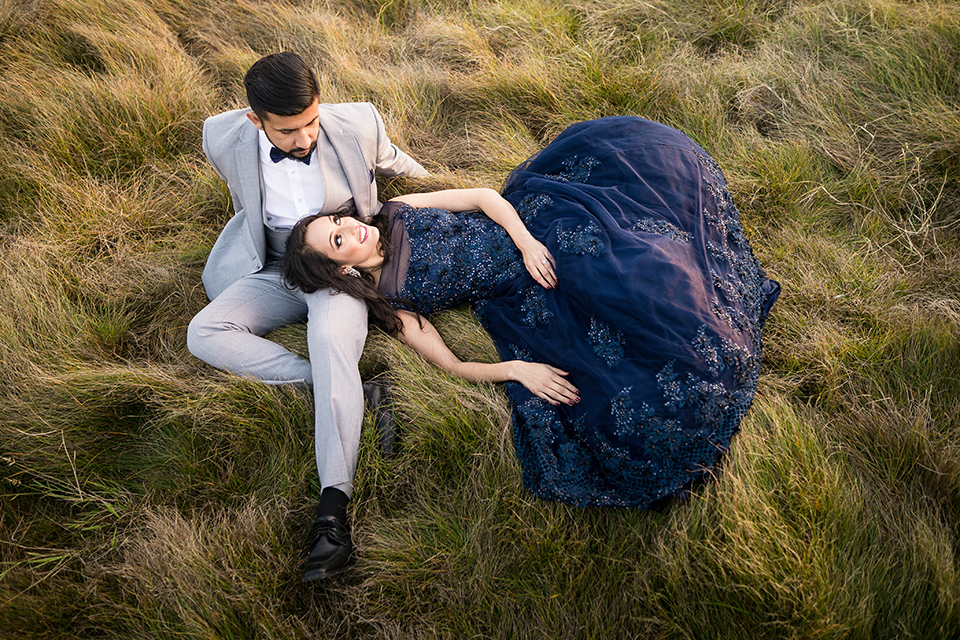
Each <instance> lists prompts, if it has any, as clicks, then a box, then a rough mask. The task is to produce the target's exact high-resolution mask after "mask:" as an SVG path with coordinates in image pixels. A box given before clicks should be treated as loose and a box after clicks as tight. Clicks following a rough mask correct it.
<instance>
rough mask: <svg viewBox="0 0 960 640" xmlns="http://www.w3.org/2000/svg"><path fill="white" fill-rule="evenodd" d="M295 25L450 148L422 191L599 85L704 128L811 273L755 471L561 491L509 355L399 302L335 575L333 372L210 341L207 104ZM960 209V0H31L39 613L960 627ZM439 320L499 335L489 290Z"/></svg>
mask: <svg viewBox="0 0 960 640" xmlns="http://www.w3.org/2000/svg"><path fill="white" fill-rule="evenodd" d="M281 49H293V50H296V51H298V52H300V53H301V54H302V55H304V56H305V57H307V58H308V59H309V61H310V62H311V63H312V64H313V65H314V66H315V68H316V69H317V70H318V71H319V73H320V77H321V83H322V86H323V91H324V98H325V99H326V100H327V101H331V102H336V101H344V100H369V101H372V102H374V103H375V104H376V105H377V106H378V108H379V109H380V110H381V112H382V113H383V115H384V119H385V121H386V123H387V127H388V130H389V132H390V134H391V136H392V138H393V139H394V141H395V142H397V143H398V144H400V145H401V146H402V147H404V148H406V149H407V150H409V151H410V152H411V153H412V154H413V155H414V156H415V157H417V158H418V159H421V160H422V161H423V163H424V164H425V165H426V166H427V167H428V168H429V169H430V170H431V171H432V172H433V174H434V176H435V177H434V178H432V179H431V180H430V181H429V182H427V183H412V182H406V181H404V180H390V181H385V182H383V183H382V185H381V186H382V192H383V194H384V195H385V196H386V197H389V196H391V195H394V194H396V193H400V192H403V191H405V190H408V189H424V188H431V187H439V186H465V185H481V186H490V187H497V186H498V185H499V184H500V183H501V181H502V180H503V178H504V177H505V176H506V173H507V171H509V169H510V168H511V167H513V166H514V165H516V164H517V163H518V162H520V161H521V160H523V159H524V158H526V157H527V156H528V155H530V154H532V153H534V152H535V151H537V150H538V149H539V148H541V147H542V145H543V144H545V143H546V142H547V141H549V140H550V139H551V138H552V137H553V136H554V135H556V134H557V133H558V132H559V131H561V130H562V129H563V128H564V127H565V126H566V125H568V124H570V123H572V122H574V121H577V120H582V119H587V118H593V117H598V116H604V115H614V114H635V115H640V116H644V117H647V118H650V119H654V120H659V121H662V122H665V123H667V124H670V125H672V126H675V127H678V128H680V129H682V130H683V131H685V132H686V133H688V134H689V135H691V136H692V137H693V138H694V139H696V140H697V141H698V142H700V143H701V144H702V145H703V146H704V147H705V148H706V149H707V150H708V151H709V152H710V153H711V154H712V155H713V156H714V157H715V158H716V159H717V161H718V162H719V164H720V165H721V167H723V169H724V171H725V173H726V175H727V178H728V180H729V182H730V184H731V188H732V190H733V192H734V197H735V198H736V200H737V202H738V204H739V206H740V209H741V214H742V218H743V221H744V224H745V227H746V228H747V231H748V235H749V237H750V239H751V241H752V244H753V247H754V250H755V252H756V254H757V255H758V257H759V258H760V260H761V262H762V264H763V265H764V267H765V268H766V269H767V271H768V272H769V273H770V274H771V275H772V276H773V277H775V278H776V279H778V280H779V281H780V282H781V283H782V284H783V287H784V293H783V295H782V296H781V298H780V300H779V302H778V303H777V306H776V307H775V309H774V312H773V315H772V316H771V318H770V320H769V322H768V324H767V328H766V333H765V347H766V350H765V353H764V370H763V374H762V376H761V382H760V388H759V391H758V394H757V396H756V400H755V402H754V406H753V408H752V409H751V411H750V413H749V414H748V416H747V418H746V420H745V421H744V423H743V425H742V430H741V433H740V434H739V435H738V436H737V438H736V439H735V441H734V444H733V447H732V449H731V452H730V455H729V456H728V457H727V458H726V460H725V461H724V464H723V466H722V468H721V469H720V470H719V471H718V473H717V476H716V478H715V479H714V480H713V481H711V482H709V483H706V484H705V485H704V486H702V487H700V488H698V489H697V490H696V491H695V492H693V494H692V495H691V496H690V497H689V498H687V499H686V500H684V501H680V502H676V503H674V504H671V505H669V506H668V507H666V508H665V509H663V510H661V511H642V512H637V511H623V510H597V509H588V510H578V509H574V508H571V507H567V506H564V505H558V504H552V503H546V502H541V501H537V500H535V499H533V498H532V497H530V496H529V495H528V494H526V493H525V492H524V490H523V489H522V487H521V484H520V475H519V468H518V466H517V463H516V461H515V459H514V457H513V453H512V443H511V439H510V438H511V437H510V421H509V411H508V408H507V404H506V400H505V396H504V395H503V393H502V391H501V390H500V389H498V388H497V387H496V386H494V385H467V384H464V383H462V382H459V381H457V380H454V379H452V378H450V377H448V376H446V375H444V374H442V373H440V372H438V371H437V370H435V369H433V368H431V367H429V366H427V365H425V364H424V363H423V362H422V361H421V360H420V359H419V358H418V357H417V356H415V355H414V354H413V353H411V352H410V351H409V350H408V349H406V348H404V347H402V346H400V345H399V344H398V343H396V342H395V341H393V340H391V339H390V338H388V337H386V336H384V335H382V334H379V333H377V332H371V335H370V338H369V340H368V345H367V349H366V354H365V356H364V359H363V361H362V362H361V369H362V371H363V373H364V374H365V375H367V376H372V375H384V376H388V377H389V378H390V380H391V381H392V382H393V383H394V388H395V392H394V396H395V401H396V404H397V414H398V417H399V420H400V423H401V425H402V428H403V430H404V434H403V448H402V451H401V452H400V454H399V455H398V456H397V457H396V458H394V459H390V460H385V459H384V458H383V457H382V456H381V455H380V453H379V452H378V450H377V446H376V442H375V436H374V434H373V433H372V431H373V429H372V424H371V425H368V426H370V427H371V428H370V429H368V433H366V434H365V436H364V440H363V443H362V450H361V460H360V469H359V471H358V475H357V487H356V500H354V503H353V507H352V509H353V511H352V513H353V518H354V525H355V540H356V542H357V544H358V548H359V562H358V565H357V568H356V570H355V571H354V572H353V573H351V574H349V575H347V576H345V577H344V578H343V579H341V580H337V581H334V582H330V583H324V584H320V585H302V584H301V583H300V582H299V577H300V576H299V571H298V566H297V564H298V557H299V552H300V549H301V547H302V545H303V544H304V542H305V540H304V539H303V538H304V536H305V534H306V530H307V528H308V526H309V523H310V520H311V516H312V510H313V506H314V502H315V500H316V496H317V490H318V487H317V480H316V473H315V469H314V460H313V455H312V447H313V443H312V400H311V398H310V397H309V394H306V393H302V392H298V391H296V390H287V389H280V388H275V387H267V386H264V385H258V384H256V383H252V382H249V381H245V380H241V379H238V378H235V377H231V376H229V375H226V374H222V373H220V372H217V371H214V370H212V369H210V368H208V367H206V366H205V365H203V364H202V363H200V362H198V361H197V360H195V359H193V358H192V357H191V356H190V355H189V354H188V353H187V350H186V345H185V332H186V326H187V323H188V322H189V320H190V318H191V317H192V316H193V314H194V313H196V312H197V311H198V310H199V309H200V308H201V307H202V306H203V304H204V303H205V296H204V293H203V290H202V287H201V286H200V271H201V269H202V266H203V261H204V259H205V257H206V253H207V251H209V248H210V246H211V245H212V243H213V240H214V239H215V237H216V234H217V233H218V232H219V230H220V228H221V227H222V225H223V224H224V223H225V221H226V220H227V219H228V217H229V216H230V213H231V212H230V204H229V197H228V194H227V192H226V190H225V188H224V187H223V185H222V184H221V183H220V181H219V179H218V178H217V176H216V174H215V173H214V172H213V170H212V168H210V167H209V166H208V165H207V164H206V162H205V160H204V158H203V154H202V151H201V149H200V127H201V124H202V121H203V119H204V118H205V117H206V116H208V115H211V114H213V113H216V112H218V111H221V110H224V109H228V108H233V107H237V106H241V105H242V104H243V99H242V90H241V82H240V80H241V77H242V74H243V72H244V71H245V69H246V68H247V66H249V64H251V63H252V62H253V61H254V60H256V59H257V58H258V57H260V56H261V55H264V54H267V53H271V52H274V51H278V50H281ZM958 231H960V8H958V7H957V5H956V3H954V2H950V1H947V0H943V1H939V2H937V1H932V0H931V1H928V2H908V1H895V0H836V1H835V2H814V1H812V0H809V1H808V0H793V1H792V2H772V1H770V0H703V1H694V0H651V1H650V2H637V1H634V0H591V1H589V2H586V3H574V2H560V1H553V0H471V1H470V2H466V1H463V0H389V1H387V0H361V1H353V0H351V1H346V0H304V1H302V2H272V1H269V0H268V1H264V2H258V3H251V2H235V1H234V2H226V1H225V0H197V1H191V2H184V1H182V0H160V1H159V2H152V3H148V2H144V1H143V0H85V1H84V2H80V1H79V0H50V1H47V2H20V1H17V0H8V1H6V2H4V3H3V4H2V5H0V365H2V368H0V402H2V404H0V469H2V473H0V487H2V501H0V635H2V636H3V637H4V638H24V639H26V638H44V639H47V638H71V639H72V638H143V637H149V638H234V637H236V638H261V637H262V638H305V637H314V638H353V637H386V638H421V637H423V638H426V637H431V638H432V637H444V638H465V637H471V638H476V637H491V638H601V637H602V638H607V637H611V638H753V637H758V638H814V637H815V638H940V637H943V638H947V637H955V636H956V635H957V631H956V629H958V628H960V560H958V552H960V534H958V531H957V528H958V522H960V409H958V407H960V341H958V338H960V267H958V266H957V265H960V243H958V241H960V236H958ZM435 321H436V324H437V326H438V328H439V329H440V331H441V332H442V333H443V334H444V335H445V336H446V337H447V340H448V341H449V342H450V343H451V345H452V347H453V349H454V350H455V351H456V352H457V353H459V354H460V355H461V356H464V357H469V358H480V359H488V360H489V359H492V358H494V357H495V352H494V350H493V347H492V344H491V343H490V340H489V338H488V337H487V336H486V335H485V334H484V333H483V332H482V331H481V330H480V329H479V327H478V325H477V324H476V322H475V321H474V320H473V318H472V316H471V315H470V314H469V312H468V311H466V310H457V311H453V312H449V313H445V314H442V315H441V316H440V317H437V318H435ZM274 337H275V338H276V339H277V340H279V341H281V342H283V343H284V344H287V345H289V346H290V347H291V348H293V349H295V350H299V351H301V352H304V353H305V351H306V347H305V338H304V333H303V330H302V328H297V327H293V328H288V329H284V330H282V331H278V332H276V334H275V335H274Z"/></svg>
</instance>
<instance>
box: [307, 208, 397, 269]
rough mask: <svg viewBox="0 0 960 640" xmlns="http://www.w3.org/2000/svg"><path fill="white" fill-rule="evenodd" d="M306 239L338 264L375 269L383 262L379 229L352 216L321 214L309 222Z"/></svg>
mask: <svg viewBox="0 0 960 640" xmlns="http://www.w3.org/2000/svg"><path fill="white" fill-rule="evenodd" d="M304 241H305V242H306V243H307V246H308V247H310V248H312V249H314V250H316V251H319V252H320V253H322V254H323V255H325V256H327V257H328V258H330V259H331V260H333V261H334V262H336V263H337V264H339V265H341V266H343V267H344V268H346V267H356V268H358V269H372V268H374V267H379V266H380V265H381V264H383V256H381V255H380V230H379V229H377V228H376V227H372V226H370V225H368V224H364V223H362V222H360V221H359V220H357V219H356V218H351V217H349V216H342V217H341V216H339V215H332V216H321V217H319V218H317V219H315V220H313V221H312V222H310V223H309V224H308V225H307V229H306V233H305V235H304Z"/></svg>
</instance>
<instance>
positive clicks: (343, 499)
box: [317, 487, 350, 521]
mask: <svg viewBox="0 0 960 640" xmlns="http://www.w3.org/2000/svg"><path fill="white" fill-rule="evenodd" d="M349 503H350V496H348V495H347V494H345V493H344V492H343V491H340V489H337V488H336V487H327V488H326V489H324V490H323V491H321V492H320V506H319V507H317V515H318V516H336V517H338V518H340V519H341V520H343V521H346V519H347V505H348V504H349Z"/></svg>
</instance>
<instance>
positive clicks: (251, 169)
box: [236, 123, 267, 264]
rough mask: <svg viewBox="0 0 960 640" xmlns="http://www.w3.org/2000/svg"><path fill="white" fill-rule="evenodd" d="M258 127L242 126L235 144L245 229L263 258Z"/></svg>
mask: <svg viewBox="0 0 960 640" xmlns="http://www.w3.org/2000/svg"><path fill="white" fill-rule="evenodd" d="M257 132H258V129H257V128H256V127H255V126H253V124H252V123H251V125H250V127H244V131H243V133H242V135H241V136H240V142H239V143H238V144H237V150H236V158H237V177H238V178H239V180H240V185H241V190H242V192H243V206H244V208H245V209H246V218H247V219H246V223H247V229H248V230H249V231H250V237H251V238H252V239H253V248H254V250H255V251H256V252H257V255H258V257H259V258H260V261H261V264H262V263H263V260H264V259H265V255H266V246H267V240H266V236H265V235H264V231H263V189H262V188H261V184H260V182H261V176H260V152H259V147H260V141H259V138H258V133H257Z"/></svg>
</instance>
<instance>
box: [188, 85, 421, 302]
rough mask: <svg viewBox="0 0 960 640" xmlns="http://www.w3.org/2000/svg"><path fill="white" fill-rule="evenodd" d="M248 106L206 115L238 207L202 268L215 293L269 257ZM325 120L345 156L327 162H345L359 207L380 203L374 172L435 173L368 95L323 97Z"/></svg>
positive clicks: (209, 137) (207, 143) (214, 158)
mask: <svg viewBox="0 0 960 640" xmlns="http://www.w3.org/2000/svg"><path fill="white" fill-rule="evenodd" d="M248 111H249V109H237V110H234V111H227V112H225V113H221V114H218V115H215V116H211V117H209V118H207V120H206V121H205V122H204V123H203V150H204V153H206V154H207V159H208V160H210V164H212V165H213V168H214V169H216V170H217V173H219V174H220V177H221V178H223V180H224V181H225V182H226V183H227V187H228V188H229V189H230V195H231V197H232V198H233V211H234V215H233V217H232V218H231V219H230V220H229V222H227V225H226V226H225V227H224V228H223V231H221V232H220V237H218V238H217V241H216V243H214V245H213V249H211V251H210V256H209V257H208V258H207V264H206V266H205V267H204V269H203V286H204V287H205V289H206V291H207V297H209V298H210V299H211V300H213V299H214V298H216V297H217V296H218V295H220V293H222V292H223V290H224V289H226V288H227V287H229V286H230V285H231V284H233V283H234V282H236V281H237V280H239V279H240V278H242V277H243V276H245V275H249V274H251V273H256V272H257V271H260V270H261V269H263V265H264V264H266V260H267V258H266V255H267V242H266V235H265V231H264V224H263V192H262V189H261V179H260V158H259V154H260V146H259V141H258V133H257V131H258V129H257V128H256V126H254V124H253V123H252V122H250V120H249V119H248V118H247V115H246V114H247V112H248ZM320 127H321V128H322V129H323V131H324V132H325V133H326V134H327V137H328V138H329V140H330V143H331V146H332V147H333V149H334V151H336V154H337V160H339V162H330V163H328V166H333V167H337V166H338V167H341V168H342V170H343V173H344V177H345V178H346V181H347V184H348V185H350V191H351V192H352V194H353V200H354V203H355V204H356V207H357V211H358V212H359V213H360V214H361V215H362V216H364V217H368V216H371V215H373V214H374V213H376V212H377V210H378V208H379V206H380V204H379V203H378V202H377V183H376V180H375V179H374V173H380V174H383V175H387V176H396V175H400V176H410V177H416V176H426V175H429V173H428V172H427V170H426V169H424V168H423V167H422V166H420V164H419V163H417V162H416V161H415V160H414V159H413V158H411V157H410V156H408V155H407V154H406V153H404V152H403V151H400V149H398V148H397V147H396V146H394V145H393V144H392V143H391V142H390V139H389V138H388V137H387V134H386V131H385V130H384V126H383V120H382V119H381V118H380V114H379V113H377V110H376V109H375V108H374V106H373V105H372V104H370V103H368V102H352V103H343V104H321V105H320Z"/></svg>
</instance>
